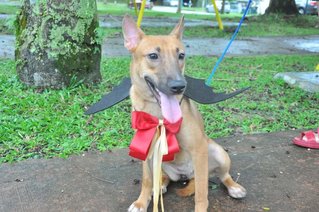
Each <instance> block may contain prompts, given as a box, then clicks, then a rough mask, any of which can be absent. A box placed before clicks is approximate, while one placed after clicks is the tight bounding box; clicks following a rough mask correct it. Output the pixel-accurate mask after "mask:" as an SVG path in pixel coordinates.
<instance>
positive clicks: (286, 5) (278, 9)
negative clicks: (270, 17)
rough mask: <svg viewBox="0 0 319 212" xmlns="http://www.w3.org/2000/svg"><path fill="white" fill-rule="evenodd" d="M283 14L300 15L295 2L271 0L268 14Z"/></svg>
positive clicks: (290, 0) (291, 0) (293, 0)
mask: <svg viewBox="0 0 319 212" xmlns="http://www.w3.org/2000/svg"><path fill="white" fill-rule="evenodd" d="M270 13H282V14H286V15H294V14H295V15H296V14H298V9H297V6H296V3H295V0H270V3H269V7H268V8H267V10H266V14H270Z"/></svg>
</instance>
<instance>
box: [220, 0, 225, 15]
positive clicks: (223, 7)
mask: <svg viewBox="0 0 319 212" xmlns="http://www.w3.org/2000/svg"><path fill="white" fill-rule="evenodd" d="M224 12H225V0H223V1H222V8H221V10H220V13H221V14H224Z"/></svg>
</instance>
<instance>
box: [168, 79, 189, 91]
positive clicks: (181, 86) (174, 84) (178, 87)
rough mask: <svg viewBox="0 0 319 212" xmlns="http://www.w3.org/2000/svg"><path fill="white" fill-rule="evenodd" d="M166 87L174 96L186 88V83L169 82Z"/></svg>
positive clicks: (180, 81) (179, 81) (178, 81)
mask: <svg viewBox="0 0 319 212" xmlns="http://www.w3.org/2000/svg"><path fill="white" fill-rule="evenodd" d="M168 87H169V88H170V91H171V92H172V93H174V94H180V93H183V91H184V90H185V88H186V81H185V80H171V81H169V82H168Z"/></svg>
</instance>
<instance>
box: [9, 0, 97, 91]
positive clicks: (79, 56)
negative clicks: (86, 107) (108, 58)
mask: <svg viewBox="0 0 319 212" xmlns="http://www.w3.org/2000/svg"><path fill="white" fill-rule="evenodd" d="M96 11H97V8H96V1H95V0H69V1H62V0H41V1H33V0H31V1H30V0H24V4H23V7H22V9H21V12H20V14H19V15H18V16H17V20H16V26H17V30H16V44H17V45H16V50H15V58H16V62H17V65H16V68H17V73H18V76H19V79H20V80H21V81H22V82H23V83H25V84H26V85H28V86H35V87H43V88H47V87H49V88H55V89H59V88H63V87H66V86H69V85H70V83H75V82H84V83H87V84H90V83H97V82H99V81H100V80H101V73H100V61H101V44H100V43H101V42H100V41H99V39H98V36H97V34H98V33H97V32H98V31H97V27H98V18H97V12H96Z"/></svg>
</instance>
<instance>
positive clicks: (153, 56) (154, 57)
mask: <svg viewBox="0 0 319 212" xmlns="http://www.w3.org/2000/svg"><path fill="white" fill-rule="evenodd" d="M148 58H150V59H151V60H157V59H158V55H157V54H156V53H151V54H149V55H148Z"/></svg>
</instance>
